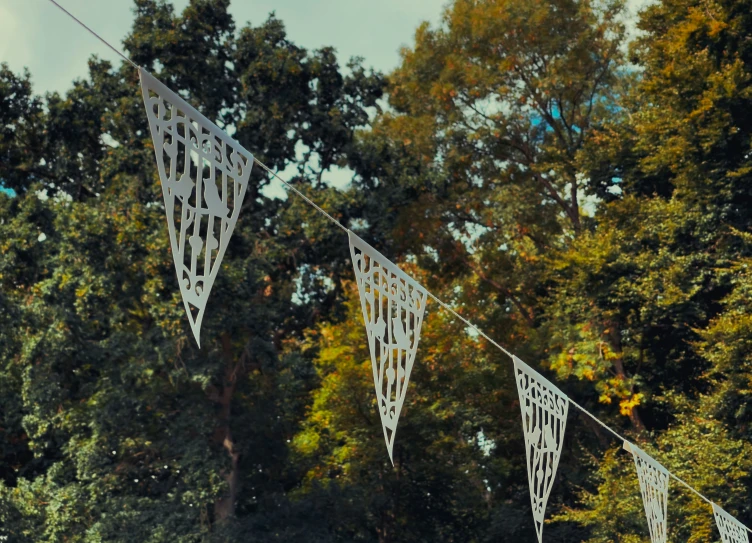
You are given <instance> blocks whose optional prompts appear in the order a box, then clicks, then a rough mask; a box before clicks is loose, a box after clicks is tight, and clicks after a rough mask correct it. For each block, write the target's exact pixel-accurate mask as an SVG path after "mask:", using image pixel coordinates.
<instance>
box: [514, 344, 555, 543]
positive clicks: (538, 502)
mask: <svg viewBox="0 0 752 543" xmlns="http://www.w3.org/2000/svg"><path fill="white" fill-rule="evenodd" d="M512 360H513V361H514V375H515V381H516V382H517V392H518V393H519V396H520V411H521V412H522V430H523V433H524V435H525V453H526V454H527V476H528V481H529V483H530V501H531V502H532V505H533V520H534V521H535V531H536V533H537V534H538V541H539V542H540V541H543V521H544V519H545V516H546V503H548V497H549V495H550V494H551V488H552V487H553V484H554V478H555V477H556V469H557V468H558V467H559V458H561V447H562V445H563V443H564V431H565V429H566V426H567V413H568V412H569V398H567V396H566V395H565V394H564V393H563V392H561V391H560V390H559V389H558V388H556V387H555V386H554V385H552V384H551V383H550V382H549V381H548V380H547V379H546V378H545V377H543V376H542V375H540V374H539V373H538V372H536V371H535V370H534V369H532V368H531V367H530V366H528V365H527V364H525V363H524V362H523V361H522V360H520V359H519V358H517V357H516V356H513V357H512Z"/></svg>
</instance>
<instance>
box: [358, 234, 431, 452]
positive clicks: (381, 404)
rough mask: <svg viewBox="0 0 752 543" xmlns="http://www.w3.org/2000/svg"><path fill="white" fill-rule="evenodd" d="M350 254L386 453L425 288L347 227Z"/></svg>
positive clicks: (404, 388) (405, 382)
mask: <svg viewBox="0 0 752 543" xmlns="http://www.w3.org/2000/svg"><path fill="white" fill-rule="evenodd" d="M348 236H349V238H350V255H351V256H352V263H353V268H354V269H355V279H356V281H357V283H358V292H359V293H360V304H361V308H362V309H363V320H364V321H365V323H366V332H367V333H368V347H369V349H370V352H371V364H372V368H373V382H374V385H375V387H376V400H377V402H378V408H379V416H380V417H381V425H382V427H383V429H384V440H385V441H386V448H387V451H389V459H390V460H391V461H392V462H394V460H393V458H392V451H393V449H394V436H395V435H396V433H397V422H398V421H399V416H400V412H401V411H402V404H403V402H404V401H405V394H406V392H407V385H408V383H409V381H410V372H411V371H412V369H413V363H414V362H415V352H416V350H417V349H418V341H419V340H420V328H421V325H422V324H423V313H424V312H425V310H426V303H427V301H428V295H427V293H426V290H425V289H424V288H423V287H422V286H420V285H419V284H418V283H417V282H416V281H415V280H413V279H412V278H411V277H410V276H408V275H407V274H406V273H404V272H403V271H402V270H400V269H399V268H398V267H397V266H395V265H394V264H392V263H391V262H390V261H389V260H387V259H386V258H385V257H384V256H383V255H381V253H379V252H378V251H376V250H375V249H374V248H373V247H371V246H370V245H368V244H367V243H366V242H364V241H363V240H362V239H360V238H359V237H358V236H356V235H355V234H353V233H352V232H350V231H348Z"/></svg>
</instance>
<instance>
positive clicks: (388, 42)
mask: <svg viewBox="0 0 752 543" xmlns="http://www.w3.org/2000/svg"><path fill="white" fill-rule="evenodd" d="M58 2H59V3H60V4H61V5H62V6H64V7H65V8H66V9H67V10H68V11H70V12H71V13H73V14H74V15H76V16H77V17H78V18H79V19H81V20H82V21H83V22H84V23H86V24H87V25H89V26H90V27H91V28H92V29H93V30H95V31H96V32H98V33H99V34H100V35H101V36H102V37H103V38H105V39H106V40H107V41H109V42H110V43H112V44H113V45H115V46H116V47H118V48H121V42H122V39H123V38H124V37H125V36H126V34H127V33H128V31H129V30H130V27H131V23H132V21H133V13H132V9H131V6H132V2H131V0H58ZM445 3H446V0H380V1H377V2H374V1H373V0H367V1H366V0H233V2H232V3H231V5H230V11H231V13H232V14H233V16H234V17H235V22H236V24H237V26H238V27H241V26H244V25H245V23H246V22H248V21H251V22H252V23H253V25H254V26H257V25H259V24H260V23H262V22H263V21H264V20H266V18H267V16H268V15H269V13H270V12H272V11H275V12H276V14H277V17H278V18H279V19H281V20H282V21H283V22H284V23H285V26H286V28H287V31H288V37H289V38H290V40H291V41H293V42H294V43H295V44H297V45H300V46H302V47H305V48H308V49H315V48H319V47H322V46H327V45H331V46H333V47H335V48H336V49H337V52H338V58H339V60H340V63H341V64H343V65H344V64H345V63H346V61H347V60H348V59H349V58H350V57H351V56H362V57H364V58H365V64H366V66H372V67H374V68H376V69H378V70H382V71H387V72H388V71H391V70H392V69H393V68H395V67H396V66H397V64H398V62H399V50H400V48H401V47H402V46H406V45H410V44H411V43H412V41H413V35H414V32H415V29H416V28H417V27H418V25H419V24H420V23H421V22H422V21H429V22H430V23H431V24H432V25H435V24H437V23H438V22H439V21H440V19H441V15H442V12H443V7H444V5H445ZM173 4H174V5H175V8H176V11H178V10H182V8H183V7H185V6H186V5H187V4H188V0H174V1H173ZM92 54H96V55H98V56H99V57H101V58H106V59H110V60H113V61H115V60H118V57H117V56H116V55H115V54H114V53H113V52H112V51H110V50H109V49H107V48H106V47H105V46H104V45H103V44H101V43H100V42H99V41H98V40H97V39H96V38H94V37H93V36H91V35H90V34H88V33H85V32H84V31H83V29H81V28H80V27H78V25H76V23H74V22H73V21H72V20H71V19H69V18H68V16H67V15H65V14H64V13H63V12H62V11H60V10H59V9H58V8H57V7H55V5H54V4H52V3H51V2H50V1H49V0H0V62H7V63H8V64H9V65H10V67H11V69H12V70H13V71H15V72H19V71H20V70H22V69H23V68H24V67H25V66H27V67H28V68H29V70H30V71H31V75H32V80H33V82H34V89H35V91H36V92H38V93H44V92H46V91H54V90H56V91H60V92H62V91H65V90H67V89H68V88H70V84H71V81H72V80H73V79H75V78H78V77H84V76H85V75H86V74H87V65H86V62H87V60H88V59H89V57H90V56H91V55H92Z"/></svg>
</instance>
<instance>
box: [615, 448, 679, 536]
mask: <svg viewBox="0 0 752 543" xmlns="http://www.w3.org/2000/svg"><path fill="white" fill-rule="evenodd" d="M624 450H626V451H629V452H631V453H632V456H633V457H634V462H635V467H636V468H637V477H638V479H639V480H640V491H641V492H642V504H643V505H644V506H645V515H646V516H647V518H648V529H649V530H650V540H651V541H652V542H653V543H666V540H667V534H668V530H667V526H666V518H667V510H668V477H669V475H668V470H667V469H666V468H664V467H663V466H662V465H660V464H659V463H658V462H656V461H655V460H654V459H653V457H651V456H650V455H648V454H647V453H646V452H645V451H643V450H642V449H640V448H639V447H638V446H637V445H634V444H632V443H628V442H626V441H625V442H624Z"/></svg>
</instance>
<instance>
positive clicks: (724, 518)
mask: <svg viewBox="0 0 752 543" xmlns="http://www.w3.org/2000/svg"><path fill="white" fill-rule="evenodd" d="M49 1H50V2H51V3H52V4H53V5H55V6H56V7H57V8H59V9H60V10H61V11H62V12H63V13H65V14H66V15H68V16H69V17H70V18H71V19H73V20H74V21H75V22H76V23H78V24H79V25H80V26H81V27H82V28H83V29H84V30H86V31H88V32H89V33H90V34H92V35H93V36H94V37H96V38H97V39H98V40H99V41H101V42H102V43H103V44H104V45H105V46H107V47H108V48H109V49H111V50H112V51H114V52H115V53H116V54H117V55H118V56H120V57H121V58H122V59H123V60H124V61H126V62H127V63H128V64H130V65H131V66H132V67H134V68H135V69H137V70H139V72H140V71H141V68H140V67H139V66H138V64H136V63H135V62H133V60H131V59H130V58H128V57H127V56H126V55H125V54H124V53H123V52H122V51H120V50H119V49H117V48H116V47H114V46H113V45H111V44H110V43H109V42H108V41H107V40H105V39H104V38H102V37H101V36H100V35H99V34H97V33H96V32H95V31H94V30H92V29H91V28H90V27H89V26H87V25H86V24H84V23H83V22H82V21H81V20H80V19H78V18H77V17H75V16H74V15H73V14H72V13H70V12H69V11H68V10H67V9H65V8H64V7H63V6H61V5H60V4H59V3H58V2H57V1H56V0H49ZM160 85H161V83H160ZM165 88H166V87H165ZM170 92H171V91H170ZM172 94H174V93H172ZM194 111H195V110H194ZM227 138H228V140H231V138H229V137H227ZM233 143H234V144H236V142H234V141H233ZM155 147H156V145H155ZM243 151H244V153H245V156H247V158H248V159H249V160H252V163H255V164H257V165H258V166H259V167H261V168H262V169H263V170H264V171H266V172H267V173H269V174H270V175H271V176H272V177H274V178H275V179H277V180H278V181H280V182H281V183H282V184H283V185H284V186H285V187H287V188H288V189H289V190H291V191H292V192H294V193H295V194H296V195H297V196H299V197H300V198H302V199H303V200H304V201H305V202H306V203H307V204H308V205H310V206H311V207H313V208H314V209H315V210H316V211H318V212H319V213H320V214H321V215H323V216H324V217H326V218H327V219H328V220H329V221H330V222H331V223H333V224H334V225H335V226H337V227H338V228H340V229H341V230H343V231H344V232H345V233H347V234H348V236H354V237H355V238H357V236H356V235H355V234H354V233H352V232H351V231H350V229H348V228H347V227H346V226H344V225H343V224H342V223H340V222H339V221H338V220H337V219H335V218H334V217H333V216H332V215H330V214H329V213H327V212H326V211H325V210H324V209H322V208H321V207H319V206H318V205H317V204H316V203H315V202H314V201H313V200H311V199H310V198H309V197H308V196H306V195H305V194H304V193H303V192H301V191H300V190H299V189H298V188H296V187H295V186H294V185H293V184H291V183H289V182H287V181H286V180H284V179H282V178H281V177H280V176H279V175H277V174H276V173H275V172H274V171H272V170H271V169H270V168H269V167H268V166H266V165H265V164H263V163H262V162H261V161H259V160H258V159H257V158H255V157H253V155H251V153H249V152H247V151H245V150H243ZM248 166H250V164H249V165H248ZM247 169H248V170H250V167H248V168H247ZM249 173H250V172H249ZM246 180H247V178H246ZM228 218H229V217H228ZM233 224H234V223H233ZM351 239H352V238H351ZM358 239H359V238H358ZM390 264H391V263H390ZM177 265H178V263H177V262H176V266H177ZM392 266H394V265H393V264H392ZM394 268H396V269H397V270H399V268H397V267H396V266H394ZM399 274H401V275H406V274H405V273H404V272H403V271H402V270H399ZM407 280H409V282H410V283H411V284H412V285H415V288H417V289H420V291H422V292H424V293H425V296H427V297H429V298H431V299H433V300H434V301H435V302H436V303H437V304H439V306H440V307H441V308H443V309H444V310H445V311H447V312H449V313H450V314H452V315H453V316H454V317H455V318H457V319H458V320H460V321H461V322H463V323H464V324H465V325H466V326H467V327H468V328H469V329H471V330H473V331H474V332H475V333H476V334H477V335H478V336H480V337H483V338H484V339H485V340H486V341H488V342H489V343H490V344H491V345H493V346H494V347H496V348H497V349H498V350H499V351H501V352H502V353H504V354H505V355H507V356H508V357H509V358H510V359H511V360H512V361H513V362H514V364H515V367H516V368H518V370H519V368H522V367H523V366H522V365H524V367H525V368H527V369H524V370H519V371H522V372H523V373H527V374H528V375H530V372H534V370H532V369H531V368H529V367H528V366H527V365H526V364H525V363H524V362H522V361H521V360H519V359H518V358H517V357H516V356H514V355H513V354H512V353H511V352H509V351H508V350H507V349H506V348H504V347H503V346H502V345H500V344H499V343H498V342H496V341H495V340H494V339H493V338H491V337H490V336H488V334H486V333H485V332H484V331H483V330H482V329H480V328H479V327H478V326H476V325H475V324H473V323H472V322H470V321H469V320H467V319H466V318H465V317H463V316H462V315H460V314H459V313H458V312H457V311H456V310H454V309H453V308H452V307H451V306H450V305H448V304H447V303H445V302H444V301H442V300H441V299H439V298H438V297H437V296H436V295H435V294H433V293H432V292H431V291H429V290H428V289H426V288H425V287H423V286H422V285H420V283H418V282H417V281H416V280H415V279H413V278H412V277H407ZM422 307H423V308H425V297H424V298H423V302H422ZM420 318H421V319H422V313H421V317H420ZM414 333H415V334H416V337H415V341H414V342H413V343H412V344H410V346H409V349H410V350H412V356H414V348H416V347H417V334H418V333H419V326H418V328H417V329H414ZM403 339H404V338H403ZM403 343H404V342H403ZM404 344H405V345H406V344H407V343H404ZM527 370H530V372H528V371H527ZM533 374H534V375H538V374H537V373H535V372H534V373H533ZM408 376H409V375H408ZM541 379H543V378H542V377H541ZM543 381H544V382H545V383H546V384H547V385H548V386H550V387H552V389H553V390H555V391H556V392H557V393H558V392H559V391H558V389H556V388H555V387H553V385H550V384H549V383H548V382H547V381H545V379H544V380H543ZM404 386H405V388H406V387H407V382H406V380H405V383H404ZM560 394H562V396H563V398H565V399H566V400H565V401H567V402H568V403H569V404H571V405H572V406H574V407H575V408H576V409H578V410H579V411H580V412H582V413H583V414H585V415H587V416H588V417H590V418H591V419H592V420H593V421H594V422H596V423H597V424H598V425H600V426H601V427H602V428H603V429H605V430H607V431H608V432H609V433H611V434H612V435H613V436H614V437H616V438H617V439H619V440H620V441H622V442H623V443H624V445H625V448H626V449H627V450H629V451H630V452H632V454H633V456H634V457H635V462H636V465H637V467H638V470H640V469H641V468H640V466H641V465H642V464H641V463H644V462H646V461H645V458H647V459H649V460H647V462H648V463H649V464H650V467H651V468H655V466H659V467H660V470H658V471H660V475H661V477H664V476H665V477H671V478H672V479H674V480H676V481H677V482H678V483H680V484H681V485H682V486H684V487H686V488H687V489H688V490H690V491H692V492H693V493H694V494H696V495H697V497H699V498H700V499H702V500H704V501H705V502H707V503H708V504H709V505H710V506H711V507H712V509H713V512H714V515H715V516H716V520H717V523H718V525H719V531H720V532H721V534H722V537H723V539H724V543H725V542H730V543H737V542H742V541H743V542H746V541H748V538H747V534H746V533H745V530H746V532H749V533H752V529H750V528H748V527H747V526H745V525H743V524H741V523H740V522H739V521H738V520H736V519H735V518H734V517H732V516H731V515H729V514H728V513H726V512H725V511H724V510H723V509H721V508H720V507H719V506H717V505H716V504H715V503H714V502H713V501H711V500H710V499H708V498H707V497H706V496H704V495H703V494H701V493H700V492H699V491H698V490H696V489H695V488H694V487H692V486H691V485H690V484H689V483H687V482H686V481H684V480H683V479H681V478H680V477H678V476H676V475H675V474H673V473H672V472H671V471H669V470H667V469H666V468H664V467H663V466H662V465H660V464H658V463H657V462H656V461H655V460H653V459H652V458H650V457H649V456H648V455H647V454H645V453H644V452H642V451H641V450H640V449H639V448H638V447H636V446H635V445H633V444H631V443H629V441H628V440H626V439H625V438H624V437H623V436H622V435H620V434H619V433H618V432H617V431H616V430H614V429H613V428H611V427H610V426H608V425H607V424H606V423H605V422H603V421H601V420H600V419H599V418H598V417H596V416H595V415H594V414H592V413H591V412H590V411H588V410H587V409H585V408H584V407H583V406H581V405H580V404H578V403H577V402H575V401H573V400H572V399H571V398H568V397H567V396H566V395H564V394H563V393H560ZM398 397H399V396H398ZM402 397H403V398H404V395H402ZM400 406H401V402H400ZM563 416H564V418H563V419H561V417H559V420H560V422H559V423H558V424H560V434H551V436H549V441H551V439H554V441H555V442H556V445H555V447H556V448H560V446H561V438H563V432H564V424H565V419H566V410H565V411H564V413H563ZM562 420H563V422H561V421H562ZM382 422H383V419H382ZM523 424H524V421H523ZM384 425H385V428H386V423H384ZM394 427H395V428H396V420H395V421H394ZM549 431H551V430H549ZM392 438H393V435H392ZM387 443H388V440H387ZM542 443H545V439H544V441H543V442H542ZM551 443H553V442H551ZM388 446H389V443H388ZM637 451H639V452H637ZM389 452H390V457H391V448H390V451H389ZM638 458H639V459H638ZM556 461H557V462H558V458H557V459H556ZM552 467H553V470H555V466H553V464H552ZM655 469H657V468H655ZM640 482H641V485H642V483H643V481H642V480H641V481H640ZM664 483H665V486H666V487H667V480H666V481H663V479H661V485H664ZM531 484H532V483H531ZM547 484H548V483H547ZM548 490H549V491H550V488H549V489H548ZM545 494H546V496H547V492H545ZM643 495H645V492H644V491H643ZM531 498H532V499H533V500H535V497H534V496H531ZM656 503H658V502H656ZM660 505H661V507H659V509H660V508H663V516H662V519H663V523H665V501H664V502H663V503H662V504H660ZM646 506H647V503H646ZM543 507H545V503H543ZM653 509H655V507H654V508H653ZM654 512H656V513H660V511H658V510H657V509H656V510H655V511H654ZM659 516H660V515H659ZM536 520H538V516H537V514H536ZM659 524H661V523H659ZM536 529H537V527H536ZM663 529H664V530H665V527H664V528H663ZM652 534H653V530H652V529H651V535H652ZM539 535H540V531H539ZM661 535H664V534H661ZM664 537H665V535H664ZM653 539H654V541H660V540H662V538H661V537H660V536H659V537H654V538H653Z"/></svg>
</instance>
